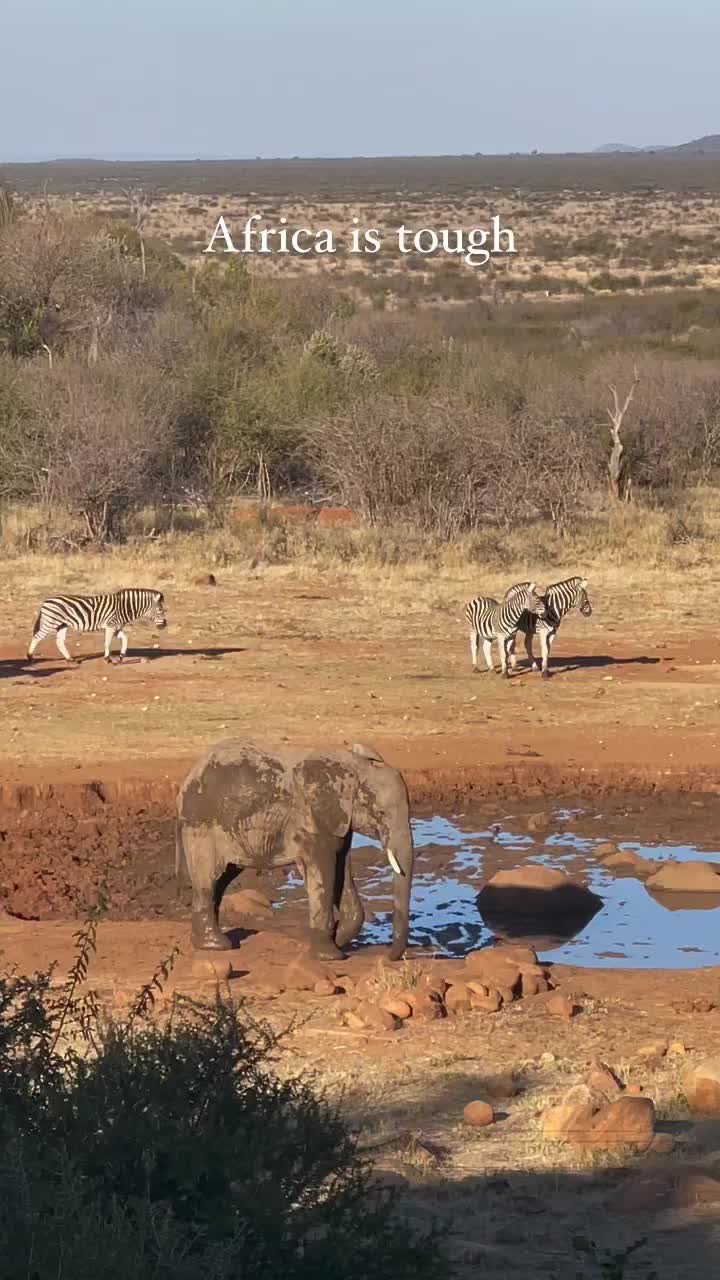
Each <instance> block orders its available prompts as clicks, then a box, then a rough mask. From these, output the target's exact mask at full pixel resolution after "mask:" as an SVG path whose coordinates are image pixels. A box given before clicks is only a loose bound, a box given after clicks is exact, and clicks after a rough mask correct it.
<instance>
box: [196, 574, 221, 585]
mask: <svg viewBox="0 0 720 1280" xmlns="http://www.w3.org/2000/svg"><path fill="white" fill-rule="evenodd" d="M193 586H195V587H216V586H217V579H216V578H215V574H214V573H201V574H200V575H199V576H198V577H197V578H195V579H193Z"/></svg>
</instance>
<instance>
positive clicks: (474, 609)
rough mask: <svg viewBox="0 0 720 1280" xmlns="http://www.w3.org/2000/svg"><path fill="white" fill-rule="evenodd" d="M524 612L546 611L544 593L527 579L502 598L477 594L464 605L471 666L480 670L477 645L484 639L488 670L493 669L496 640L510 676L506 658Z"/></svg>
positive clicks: (502, 664) (503, 667)
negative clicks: (539, 591)
mask: <svg viewBox="0 0 720 1280" xmlns="http://www.w3.org/2000/svg"><path fill="white" fill-rule="evenodd" d="M524 612H532V613H537V614H539V615H540V616H541V617H544V615H545V603H544V600H543V597H542V596H540V595H538V593H537V591H536V590H535V583H534V582H528V583H527V584H526V585H524V586H523V588H522V590H518V591H517V592H515V593H513V594H512V595H510V596H506V598H505V599H504V600H503V601H502V602H499V601H497V600H495V599H494V598H493V597H492V596H476V597H475V599H474V600H471V601H470V603H469V605H468V606H467V608H466V609H465V618H466V620H467V623H468V626H469V628H470V655H471V658H472V669H473V671H477V669H478V668H477V653H478V645H479V644H480V642H482V647H483V654H484V656H485V664H486V666H487V669H488V671H492V670H494V668H493V661H492V642H493V640H497V644H498V649H499V651H500V670H501V672H502V674H503V675H504V676H506V677H507V675H508V669H507V660H508V654H509V652H510V645H511V643H512V641H513V640H514V638H515V633H516V632H517V629H518V624H519V622H520V618H521V617H522V615H523V613H524Z"/></svg>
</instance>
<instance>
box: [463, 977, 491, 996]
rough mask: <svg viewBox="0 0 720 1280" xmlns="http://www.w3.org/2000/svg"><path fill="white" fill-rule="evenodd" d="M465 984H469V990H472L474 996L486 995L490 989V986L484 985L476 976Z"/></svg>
mask: <svg viewBox="0 0 720 1280" xmlns="http://www.w3.org/2000/svg"><path fill="white" fill-rule="evenodd" d="M465 985H466V986H467V989H468V991H470V992H472V994H473V995H474V996H486V995H487V994H488V992H489V990H490V988H489V987H485V986H483V984H482V982H477V981H476V980H475V978H473V979H472V981H470V982H468V983H466V984H465Z"/></svg>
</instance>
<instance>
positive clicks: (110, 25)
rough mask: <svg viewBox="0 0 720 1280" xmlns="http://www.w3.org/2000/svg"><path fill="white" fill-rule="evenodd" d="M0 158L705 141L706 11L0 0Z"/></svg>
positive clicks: (715, 124) (665, 6) (714, 20)
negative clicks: (0, 11) (693, 139)
mask: <svg viewBox="0 0 720 1280" xmlns="http://www.w3.org/2000/svg"><path fill="white" fill-rule="evenodd" d="M0 2H1V7H2V20H1V24H0V31H1V33H2V34H1V35H0V48H1V50H2V57H1V59H0V68H1V70H0V160H9V159H32V158H45V157H48V156H74V157H78V156H108V157H112V156H119V155H123V156H161V155H173V156H174V155H183V156H211V155H214V156H237V157H244V156H255V155H262V156H292V155H393V154H394V155H397V154H406V155H407V154H426V155H431V154H437V153H461V152H474V151H484V152H505V151H511V150H520V151H525V150H531V149H533V148H536V147H537V148H539V149H540V150H547V151H559V150H573V149H576V150H577V149H587V148H592V147H594V146H597V145H599V144H601V143H604V142H630V143H635V144H647V143H650V144H652V143H659V144H662V143H667V144H672V143H676V142H684V141H686V140H688V139H689V138H692V137H697V136H699V135H701V134H704V133H715V132H720V88H718V84H719V83H720V76H719V75H718V69H717V66H718V50H719V49H720V4H719V3H718V0H684V2H683V3H680V4H678V3H677V0H505V2H504V3H503V2H501V0H497V2H496V3H495V4H491V3H486V0H447V2H446V3H442V2H441V0H440V2H439V0H356V2H353V0H263V2H262V3H260V0H210V3H205V4H203V3H202V2H198V0H34V2H32V0H30V2H28V0H0Z"/></svg>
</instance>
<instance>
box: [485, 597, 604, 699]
mask: <svg viewBox="0 0 720 1280" xmlns="http://www.w3.org/2000/svg"><path fill="white" fill-rule="evenodd" d="M527 586H528V584H527V583H526V582H516V583H515V586H513V587H509V588H508V590H507V591H506V592H505V599H506V600H509V599H511V598H513V597H515V596H516V595H519V594H522V592H523V591H525V590H527ZM587 587H588V580H587V578H579V577H575V578H565V579H564V580H563V581H562V582H553V583H552V585H551V586H549V587H548V588H547V590H546V592H545V596H544V600H545V616H544V617H542V618H541V617H540V616H539V615H538V614H534V613H532V612H531V611H527V612H526V613H524V614H523V615H522V617H521V618H520V622H519V625H518V631H522V632H523V634H524V636H525V651H526V653H527V656H528V660H529V662H530V667H531V670H533V671H537V669H538V664H537V662H536V661H535V658H534V656H533V636H534V635H535V632H537V633H538V635H539V636H540V653H541V657H542V675H543V679H544V680H547V679H548V676H549V672H548V660H549V658H550V650H551V649H552V646H553V642H554V640H555V636H556V635H557V633H558V629H559V627H560V623H561V622H562V620H563V618H564V617H565V614H566V613H569V612H570V610H571V609H579V610H580V612H581V614H582V615H583V617H584V618H589V617H590V616H591V615H592V605H591V604H590V600H589V598H588V594H587ZM508 654H509V658H510V666H511V667H513V668H514V667H515V665H516V663H517V658H516V656H515V636H513V638H512V640H511V641H510V644H509V650H508Z"/></svg>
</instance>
